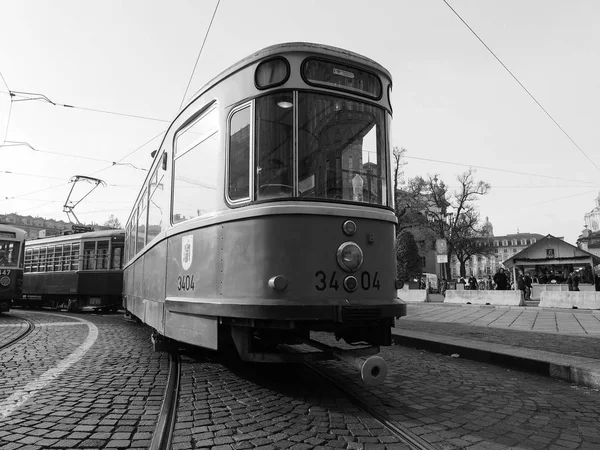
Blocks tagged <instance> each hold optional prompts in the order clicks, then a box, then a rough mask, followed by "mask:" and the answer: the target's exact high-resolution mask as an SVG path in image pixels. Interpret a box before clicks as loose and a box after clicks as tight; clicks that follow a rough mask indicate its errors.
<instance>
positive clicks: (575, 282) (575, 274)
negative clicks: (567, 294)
mask: <svg viewBox="0 0 600 450" xmlns="http://www.w3.org/2000/svg"><path fill="white" fill-rule="evenodd" d="M571 277H572V283H573V290H574V291H579V272H578V271H574V272H572V273H571Z"/></svg>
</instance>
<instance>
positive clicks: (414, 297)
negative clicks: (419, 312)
mask: <svg viewBox="0 0 600 450" xmlns="http://www.w3.org/2000/svg"><path fill="white" fill-rule="evenodd" d="M397 293H398V298H399V299H400V300H403V301H405V302H428V301H429V294H428V293H427V289H408V287H407V286H404V287H403V288H402V289H398V290H397Z"/></svg>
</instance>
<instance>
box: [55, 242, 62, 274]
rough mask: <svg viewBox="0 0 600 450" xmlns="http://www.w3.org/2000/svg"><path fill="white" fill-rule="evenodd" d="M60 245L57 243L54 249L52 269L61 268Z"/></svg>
mask: <svg viewBox="0 0 600 450" xmlns="http://www.w3.org/2000/svg"><path fill="white" fill-rule="evenodd" d="M62 249H63V246H62V245H57V246H56V248H55V249H54V271H55V272H60V271H61V270H62Z"/></svg>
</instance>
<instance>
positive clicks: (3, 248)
mask: <svg viewBox="0 0 600 450" xmlns="http://www.w3.org/2000/svg"><path fill="white" fill-rule="evenodd" d="M19 248H20V243H19V242H14V241H2V240H0V266H5V267H8V266H16V265H17V262H18V260H19Z"/></svg>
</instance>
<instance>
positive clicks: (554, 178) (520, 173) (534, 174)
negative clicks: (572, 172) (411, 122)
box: [404, 155, 598, 187]
mask: <svg viewBox="0 0 600 450" xmlns="http://www.w3.org/2000/svg"><path fill="white" fill-rule="evenodd" d="M404 158H406V159H415V160H419V161H427V162H435V163H440V164H451V165H453V166H461V167H473V168H475V169H483V170H493V171H496V172H504V173H512V174H515V175H526V176H529V177H540V178H548V179H550V180H560V181H568V182H571V183H584V184H591V185H593V186H596V185H598V183H594V182H592V181H584V180H574V179H571V178H561V177H553V176H551V175H540V174H537V173H527V172H517V171H515V170H508V169H498V168H496V167H486V166H477V165H474V164H463V163H457V162H452V161H442V160H440V159H432V158H421V157H418V156H406V155H404ZM582 187H584V186H582Z"/></svg>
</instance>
